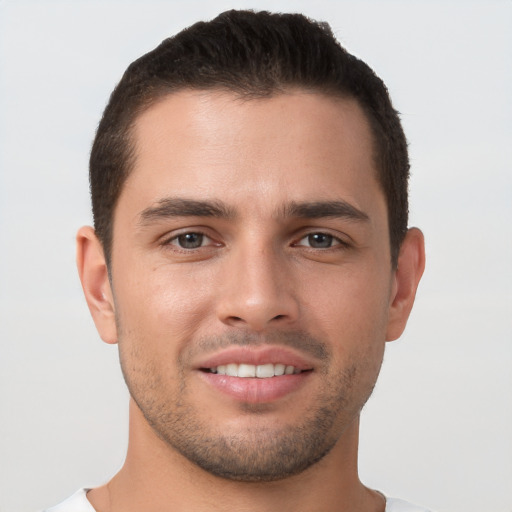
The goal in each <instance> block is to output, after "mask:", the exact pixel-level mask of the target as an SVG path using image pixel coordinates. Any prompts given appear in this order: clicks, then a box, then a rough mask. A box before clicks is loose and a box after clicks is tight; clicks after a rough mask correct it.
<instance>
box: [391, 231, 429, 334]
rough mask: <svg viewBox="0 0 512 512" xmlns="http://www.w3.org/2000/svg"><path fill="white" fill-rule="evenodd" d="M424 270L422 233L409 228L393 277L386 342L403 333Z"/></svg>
mask: <svg viewBox="0 0 512 512" xmlns="http://www.w3.org/2000/svg"><path fill="white" fill-rule="evenodd" d="M424 269H425V241H424V238H423V233H422V232H421V231H420V230H419V229H417V228H411V229H409V231H407V234H406V236H405V239H404V241H403V242H402V245H401V247H400V253H399V255H398V265H397V269H396V270H395V275H394V277H393V286H392V294H391V303H390V309H389V318H388V327H387V331H386V341H393V340H396V339H397V338H399V337H400V336H401V335H402V333H403V332H404V329H405V325H406V324H407V319H408V318H409V314H410V313H411V309H412V305H413V304H414V297H415V296H416V290H417V288H418V284H419V282H420V279H421V276H422V274H423V270H424Z"/></svg>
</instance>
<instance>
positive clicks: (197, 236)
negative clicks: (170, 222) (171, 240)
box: [178, 233, 203, 249]
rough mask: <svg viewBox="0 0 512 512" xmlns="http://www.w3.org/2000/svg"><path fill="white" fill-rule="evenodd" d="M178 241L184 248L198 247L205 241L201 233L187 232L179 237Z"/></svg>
mask: <svg viewBox="0 0 512 512" xmlns="http://www.w3.org/2000/svg"><path fill="white" fill-rule="evenodd" d="M178 242H179V244H180V246H181V247H183V248H184V249H197V248H198V247H201V245H202V243H203V235H202V234H201V233H186V234H184V235H180V236H179V237H178Z"/></svg>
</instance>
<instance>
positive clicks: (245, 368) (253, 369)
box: [209, 363, 302, 379]
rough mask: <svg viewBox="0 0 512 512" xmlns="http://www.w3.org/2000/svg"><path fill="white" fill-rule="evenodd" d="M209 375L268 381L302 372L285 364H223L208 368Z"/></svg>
mask: <svg viewBox="0 0 512 512" xmlns="http://www.w3.org/2000/svg"><path fill="white" fill-rule="evenodd" d="M209 371H210V372H211V373H216V374H219V375H227V376H229V377H242V378H251V377H256V378H258V379H268V378H271V377H279V376H281V375H293V374H299V373H301V372H302V370H300V369H299V368H296V367H295V366H292V365H285V364H279V363H278V364H272V363H268V364H259V365H255V364H236V363H230V364H223V365H219V366H215V367H213V368H210V369H209Z"/></svg>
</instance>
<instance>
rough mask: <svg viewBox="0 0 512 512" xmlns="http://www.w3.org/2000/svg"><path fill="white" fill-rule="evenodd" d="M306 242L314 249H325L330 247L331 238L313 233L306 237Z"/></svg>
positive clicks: (323, 234)
mask: <svg viewBox="0 0 512 512" xmlns="http://www.w3.org/2000/svg"><path fill="white" fill-rule="evenodd" d="M308 242H309V245H310V246H311V247H314V248H315V249H326V248H328V247H331V245H332V236H331V235H326V234H325V233H313V234H312V235H309V236H308Z"/></svg>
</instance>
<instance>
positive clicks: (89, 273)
mask: <svg viewBox="0 0 512 512" xmlns="http://www.w3.org/2000/svg"><path fill="white" fill-rule="evenodd" d="M76 263H77V266H78V274H79V275H80V281H81V282H82V288H83V290H84V294H85V300H86V301H87V305H88V306H89V311H90V312H91V315H92V318H93V320H94V323H95V324H96V329H97V330H98V333H99V335H100V336H101V339H102V340H103V341H104V342H106V343H117V329H116V321H115V307H114V297H113V294H112V289H111V286H110V281H109V278H108V271H107V263H106V261H105V255H104V253H103V247H102V245H101V242H100V241H99V240H98V237H97V236H96V233H95V232H94V229H93V228H91V227H90V226H84V227H82V228H80V230H79V231H78V233H77V235H76Z"/></svg>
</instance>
